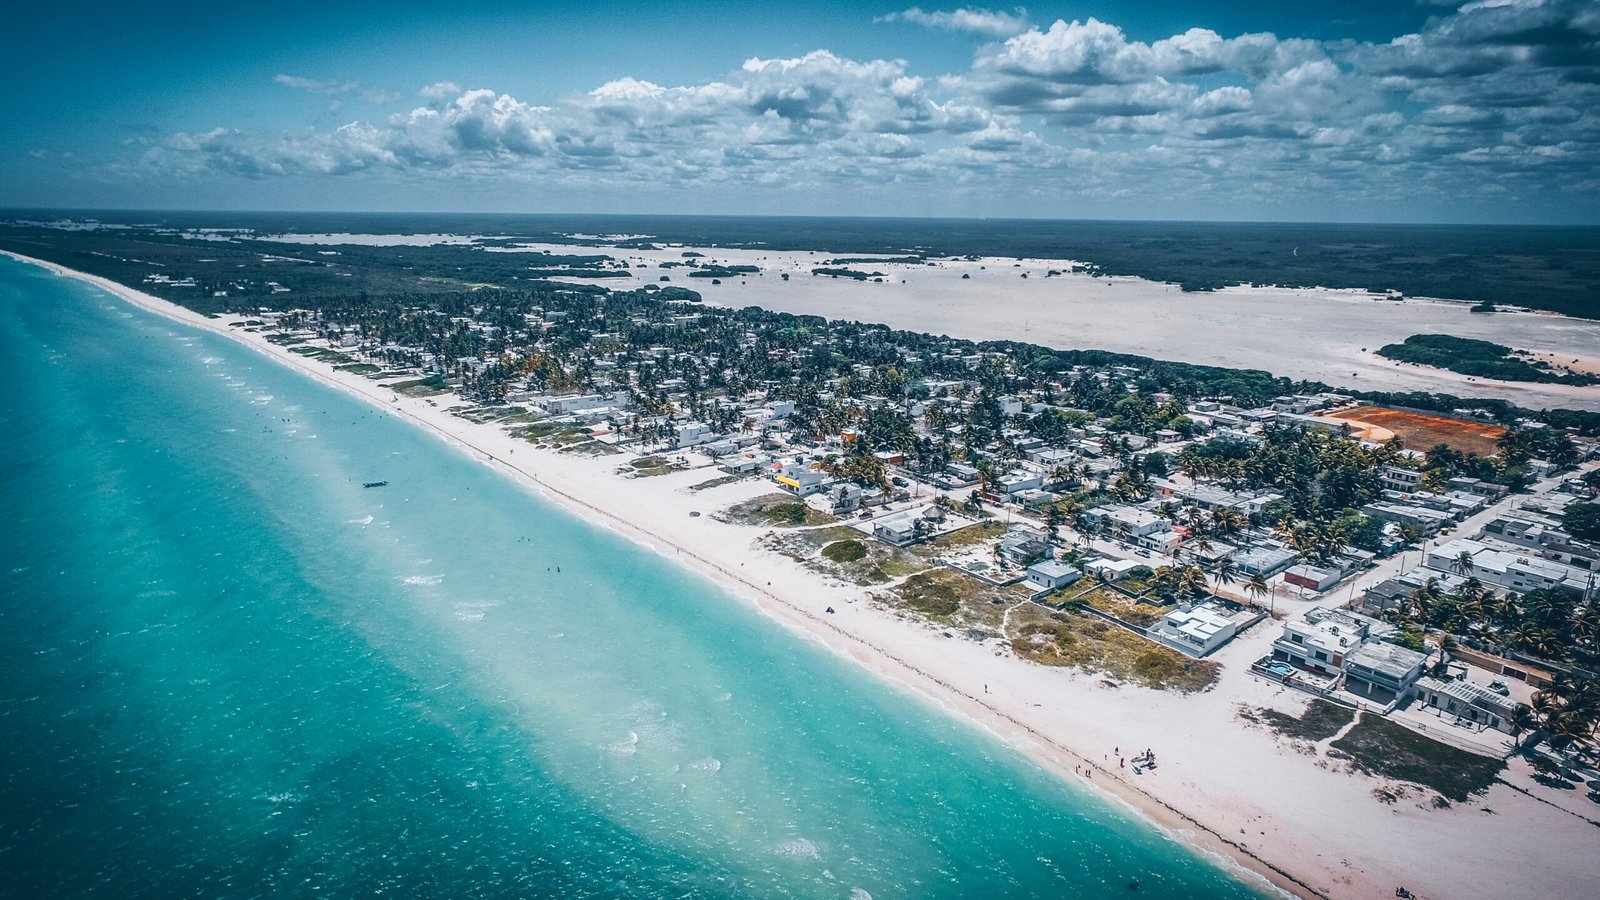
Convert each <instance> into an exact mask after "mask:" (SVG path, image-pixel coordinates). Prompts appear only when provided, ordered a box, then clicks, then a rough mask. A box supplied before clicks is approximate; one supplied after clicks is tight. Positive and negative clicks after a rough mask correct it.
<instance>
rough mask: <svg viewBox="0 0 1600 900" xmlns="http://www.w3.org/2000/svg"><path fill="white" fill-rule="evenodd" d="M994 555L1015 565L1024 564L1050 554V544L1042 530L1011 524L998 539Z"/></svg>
mask: <svg viewBox="0 0 1600 900" xmlns="http://www.w3.org/2000/svg"><path fill="white" fill-rule="evenodd" d="M995 555H996V556H998V557H1000V558H1001V559H1003V560H1005V561H1006V562H1009V563H1011V564H1012V565H1017V566H1026V565H1030V564H1032V563H1033V562H1034V561H1036V560H1039V559H1042V558H1045V557H1047V556H1049V555H1050V544H1049V541H1048V538H1047V536H1046V535H1045V533H1044V532H1042V531H1040V530H1039V529H1037V528H1034V527H1032V526H1029V525H1021V524H1017V525H1012V526H1011V528H1010V529H1009V530H1008V531H1006V533H1005V536H1004V537H1002V538H1001V539H1000V546H999V547H997V548H995Z"/></svg>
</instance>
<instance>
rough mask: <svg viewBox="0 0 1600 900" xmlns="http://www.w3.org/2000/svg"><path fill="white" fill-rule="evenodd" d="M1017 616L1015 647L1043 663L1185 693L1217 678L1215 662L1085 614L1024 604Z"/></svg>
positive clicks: (1013, 631) (1016, 649) (1214, 681)
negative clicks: (1056, 610) (1191, 656)
mask: <svg viewBox="0 0 1600 900" xmlns="http://www.w3.org/2000/svg"><path fill="white" fill-rule="evenodd" d="M1014 621H1016V622H1017V623H1018V624H1017V625H1016V626H1015V627H1014V628H1013V630H1012V640H1011V649H1012V650H1013V651H1014V652H1015V653H1016V654H1017V655H1018V656H1020V657H1022V658H1023V659H1028V660H1032V661H1034V662H1036V663H1040V664H1041V665H1047V666H1071V667H1074V668H1078V669H1082V670H1083V671H1085V672H1093V673H1097V674H1102V675H1108V676H1111V677H1113V678H1118V679H1122V680H1124V681H1132V682H1135V683H1137V684H1142V685H1144V686H1146V687H1150V688H1155V689H1157V690H1172V691H1179V692H1181V693H1191V692H1194V691H1203V690H1206V689H1207V688H1209V687H1211V685H1213V684H1214V683H1216V680H1217V672H1218V671H1219V667H1218V666H1217V664H1216V663H1213V662H1208V661H1206V660H1199V659H1190V658H1189V657H1187V656H1184V655H1183V654H1182V653H1179V652H1178V651H1176V650H1173V649H1171V648H1168V647H1163V646H1161V645H1160V644H1157V643H1155V642H1153V641H1150V640H1148V639H1146V638H1144V637H1142V636H1140V635H1137V634H1134V633H1133V632H1131V631H1128V630H1127V629H1125V628H1121V627H1119V626H1116V625H1113V624H1111V623H1110V622H1107V621H1105V620H1103V619H1097V618H1095V617H1093V616H1091V615H1088V614H1086V613H1074V612H1054V613H1053V612H1047V611H1046V610H1044V609H1042V608H1039V607H1032V609H1031V610H1030V609H1029V607H1024V608H1023V609H1022V610H1019V614H1018V616H1017V617H1016V619H1015V620H1014Z"/></svg>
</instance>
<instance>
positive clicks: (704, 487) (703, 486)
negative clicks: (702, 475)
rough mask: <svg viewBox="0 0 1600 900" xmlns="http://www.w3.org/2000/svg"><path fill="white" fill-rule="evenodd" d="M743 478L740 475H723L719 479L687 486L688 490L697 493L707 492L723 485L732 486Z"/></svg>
mask: <svg viewBox="0 0 1600 900" xmlns="http://www.w3.org/2000/svg"><path fill="white" fill-rule="evenodd" d="M743 477H744V476H742V475H723V476H722V477H720V478H712V479H710V480H709V481H702V482H700V483H699V484H691V485H689V490H691V491H695V492H697V493H698V492H700V491H709V490H711V489H712V488H716V487H722V486H723V485H725V484H733V483H734V482H735V481H739V480H740V479H741V478H743Z"/></svg>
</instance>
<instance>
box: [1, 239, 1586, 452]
mask: <svg viewBox="0 0 1600 900" xmlns="http://www.w3.org/2000/svg"><path fill="white" fill-rule="evenodd" d="M141 215H143V214H141ZM149 216H152V217H153V216H158V214H149ZM260 218H266V219H268V220H271V218H272V217H249V216H244V215H242V214H241V215H240V216H239V217H238V220H236V219H234V218H231V217H230V218H226V219H220V220H214V221H218V222H221V223H222V224H224V225H226V224H230V223H231V224H235V225H237V224H240V223H241V222H240V221H239V220H243V224H250V225H252V226H253V227H258V228H261V227H263V226H262V225H261V224H257V220H258V219H260ZM380 218H382V217H380ZM420 218H422V219H423V220H424V224H423V225H416V226H415V228H416V230H423V229H432V230H444V229H446V227H447V226H446V225H445V223H443V222H439V221H437V220H436V218H435V217H420ZM466 218H467V219H468V221H466V222H460V221H457V222H454V223H453V224H454V225H455V226H460V227H462V228H464V229H465V228H470V227H471V225H472V221H471V217H466ZM146 220H147V221H148V220H149V219H148V217H146ZM292 221H294V222H296V223H298V224H295V225H293V226H291V227H279V228H278V229H276V230H279V231H289V230H307V231H337V230H348V231H351V232H360V231H363V230H365V231H372V230H374V228H376V227H377V226H378V224H379V223H370V222H364V221H361V219H360V217H357V218H356V219H355V220H342V219H337V218H333V219H329V218H318V217H311V219H310V220H309V221H307V220H302V219H293V220H292ZM389 221H390V222H391V227H392V224H393V222H394V220H392V219H391V220H389ZM410 221H412V222H413V223H415V222H416V218H413V219H411V220H410ZM693 221H697V222H698V221H702V220H693ZM739 221H744V222H746V223H747V224H748V222H750V221H751V220H739ZM758 221H761V222H766V221H768V220H758ZM805 221H808V222H814V221H818V220H805ZM822 221H833V220H822ZM846 221H848V220H846ZM578 222H579V223H580V224H575V223H574V220H572V219H568V220H565V221H564V222H563V223H562V224H561V226H560V229H561V230H562V231H585V230H594V231H596V232H601V233H603V232H604V231H605V230H607V229H612V230H618V231H623V230H626V231H631V232H633V233H639V232H641V231H643V230H644V227H643V224H642V223H638V224H629V223H628V222H626V221H624V222H622V223H621V224H618V223H617V222H612V223H611V224H610V225H600V224H589V225H587V226H584V225H583V224H581V222H582V220H578ZM502 223H503V220H502ZM283 224H286V222H280V225H283ZM1110 224H1112V225H1115V224H1118V223H1110ZM186 227H197V226H186ZM0 249H7V250H14V251H16V252H19V253H24V254H27V255H30V256H35V257H39V258H42V259H47V260H50V261H52V262H57V263H60V264H62V265H66V266H69V267H71V268H74V269H79V270H81V271H85V272H90V273H92V274H96V275H101V276H103V277H106V278H109V279H111V280H113V281H117V282H119V283H122V284H126V285H130V286H133V287H137V288H140V289H143V290H146V291H149V292H150V293H153V294H156V295H157V296H160V297H162V298H164V299H167V300H171V301H173V302H175V303H179V304H182V305H184V306H186V307H188V308H190V309H194V310H196V311H199V312H203V313H221V312H228V311H245V312H248V311H254V310H255V309H258V308H263V307H264V308H269V309H292V308H311V309H332V308H360V309H384V308H387V309H398V308H400V307H401V306H404V305H408V304H414V303H417V302H427V300H428V298H429V297H430V296H434V297H438V298H440V300H439V302H440V304H441V306H442V307H447V308H448V310H449V311H450V313H451V314H452V315H456V314H459V313H460V311H461V310H463V309H466V310H469V311H470V308H471V307H473V306H477V307H480V308H481V309H483V310H484V311H485V312H491V311H494V312H499V311H500V309H499V308H500V307H501V306H504V307H506V311H510V310H517V309H522V308H523V307H524V305H525V304H527V303H530V302H544V303H558V302H559V303H573V302H578V303H586V302H590V301H589V300H586V299H583V298H597V297H600V296H601V295H604V294H606V289H605V288H603V287H601V286H598V285H570V284H561V285H556V284H552V283H550V282H548V281H545V280H543V279H541V278H539V277H537V276H533V275H532V274H531V273H530V270H529V269H528V262H529V255H528V254H522V253H495V252H488V251H485V250H482V249H478V248H474V247H469V246H451V245H443V246H433V247H370V246H359V245H339V246H337V247H336V248H326V247H323V248H319V247H306V246H298V245H286V244H280V243H270V242H264V241H239V242H221V241H195V240H189V239H185V238H182V237H181V236H178V235H175V234H160V233H156V232H152V231H147V230H103V231H66V230H61V229H49V228H39V227H17V226H11V227H5V226H0ZM324 254H334V255H324ZM533 258H534V259H535V260H537V261H538V262H540V263H543V264H546V265H555V266H576V267H589V268H598V266H599V265H601V264H602V261H609V259H610V258H609V257H605V256H601V255H573V256H559V255H556V256H544V255H537V254H536V255H534V257H533ZM550 271H551V274H552V275H564V276H571V275H573V274H574V273H573V272H572V271H571V270H560V271H555V270H550ZM621 271H624V272H625V271H626V270H621ZM814 271H816V272H818V273H819V274H828V270H827V269H825V268H824V269H818V270H814ZM840 272H841V274H844V277H861V278H868V277H877V276H876V275H868V274H867V273H864V272H859V271H856V270H840ZM157 273H159V274H161V275H163V276H165V277H167V278H169V279H172V280H180V281H181V280H184V279H187V278H194V279H195V285H196V286H195V287H180V286H176V285H173V284H170V283H166V282H158V283H152V282H146V281H145V279H146V277H148V276H150V275H152V274H157ZM269 282H270V283H276V284H277V285H279V286H280V287H286V288H288V289H289V290H288V291H287V292H281V291H274V290H273V289H272V288H271V287H269V286H268V284H269ZM679 291H683V289H680V288H672V287H668V288H665V289H660V290H657V289H656V286H655V285H649V286H647V288H646V289H644V290H639V291H631V292H626V293H623V294H616V295H613V296H619V297H634V298H640V299H643V298H650V299H649V301H648V302H655V303H659V302H661V301H662V300H665V299H667V298H668V297H672V298H675V299H685V300H686V299H697V295H694V294H693V292H689V291H683V292H682V293H678V292H679ZM529 292H533V293H532V294H530V293H529ZM562 298H578V299H576V300H574V299H562ZM707 313H708V314H712V315H735V316H738V317H744V318H748V319H751V320H762V319H767V318H771V317H780V318H784V319H785V320H787V321H793V322H795V323H796V326H797V328H803V327H804V325H805V324H806V323H808V322H815V323H819V324H820V323H822V322H823V320H822V319H819V318H816V317H803V316H786V315H785V314H780V313H772V312H767V311H763V310H760V309H758V308H755V307H750V308H746V309H743V310H739V311H737V312H736V313H728V312H725V311H710V310H708V311H707ZM491 318H492V316H491ZM851 327H852V328H856V329H859V330H860V332H861V333H862V334H893V335H894V336H895V337H896V339H897V340H898V341H900V342H902V343H903V344H904V345H905V346H909V347H919V346H927V345H929V342H930V340H932V338H931V336H928V335H919V334H915V333H912V332H900V331H895V332H890V330H889V329H887V328H885V327H884V326H874V325H855V326H851ZM453 339H457V340H467V337H465V336H456V337H454V338H453ZM651 340H661V337H660V336H659V335H657V336H652V337H651ZM805 343H806V342H805V341H803V340H801V339H799V338H798V337H797V338H796V346H804V345H805ZM956 343H958V344H960V345H962V346H972V347H982V348H985V349H996V350H1003V351H1005V352H1007V353H1009V354H1011V355H1012V356H1013V358H1014V359H1015V360H1016V361H1017V363H1018V365H1019V366H1021V367H1023V368H1025V369H1029V370H1033V371H1036V372H1054V371H1062V370H1066V369H1070V368H1071V367H1072V366H1074V365H1087V366H1096V367H1100V366H1107V365H1127V366H1131V367H1134V368H1136V369H1139V370H1140V371H1141V373H1142V374H1141V376H1140V377H1139V378H1138V379H1135V380H1138V381H1141V382H1142V383H1143V384H1144V385H1145V386H1147V387H1150V388H1151V389H1154V390H1167V391H1170V392H1171V393H1173V394H1174V395H1176V396H1179V397H1182V398H1199V397H1207V396H1227V397H1234V398H1238V399H1239V400H1240V401H1241V402H1264V401H1266V400H1270V399H1271V398H1272V397H1274V396H1277V395H1280V394H1285V393H1293V392H1305V391H1325V390H1341V391H1343V392H1344V393H1347V394H1350V395H1351V396H1353V397H1355V398H1356V399H1358V400H1361V401H1364V402H1368V403H1375V404H1381V405H1393V406H1407V407H1414V408H1418V409H1427V410H1437V411H1440V412H1444V413H1447V414H1448V413H1450V412H1452V411H1453V410H1457V409H1481V410H1484V411H1486V412H1487V413H1489V415H1491V416H1492V417H1494V418H1496V419H1499V420H1501V421H1503V422H1512V421H1514V420H1515V419H1517V418H1519V417H1527V418H1533V419H1540V420H1543V421H1545V422H1548V423H1550V424H1551V425H1555V426H1557V427H1562V428H1569V427H1570V428H1574V429H1576V430H1577V431H1579V432H1580V433H1582V434H1586V435H1596V434H1600V413H1591V412H1584V411H1577V410H1559V409H1558V410H1546V411H1542V412H1534V411H1530V410H1526V409H1522V408H1519V407H1516V406H1514V405H1512V404H1510V403H1507V402H1505V401H1503V400H1492V399H1484V398H1468V399H1463V398H1458V397H1453V396H1450V395H1446V394H1431V393H1390V392H1374V391H1350V390H1346V389H1343V388H1335V387H1333V386H1329V385H1326V384H1322V383H1319V382H1296V381H1292V380H1290V379H1287V378H1278V377H1274V376H1273V375H1271V374H1270V373H1268V372H1263V371H1260V370H1249V369H1225V368H1219V367H1215V366H1202V365H1193V364H1187V363H1176V362H1165V361H1160V360H1153V359H1150V358H1148V357H1141V356H1133V355H1129V354H1119V353H1110V352H1107V351H1103V350H1052V349H1049V348H1046V347H1041V346H1038V345H1034V344H1021V343H1011V342H989V343H985V344H981V345H979V344H971V343H970V342H965V341H960V342H956ZM840 358H841V359H843V357H842V356H841V357H840ZM895 358H898V353H897V352H886V357H885V359H886V360H890V361H892V360H893V359H895ZM871 362H872V363H874V364H877V363H880V362H883V364H890V363H889V362H884V361H880V360H876V359H875V360H871Z"/></svg>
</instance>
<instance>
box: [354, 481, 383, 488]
mask: <svg viewBox="0 0 1600 900" xmlns="http://www.w3.org/2000/svg"><path fill="white" fill-rule="evenodd" d="M388 483H389V482H387V481H368V482H366V483H364V484H362V485H361V486H362V487H364V488H369V487H383V486H384V485H386V484H388Z"/></svg>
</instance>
